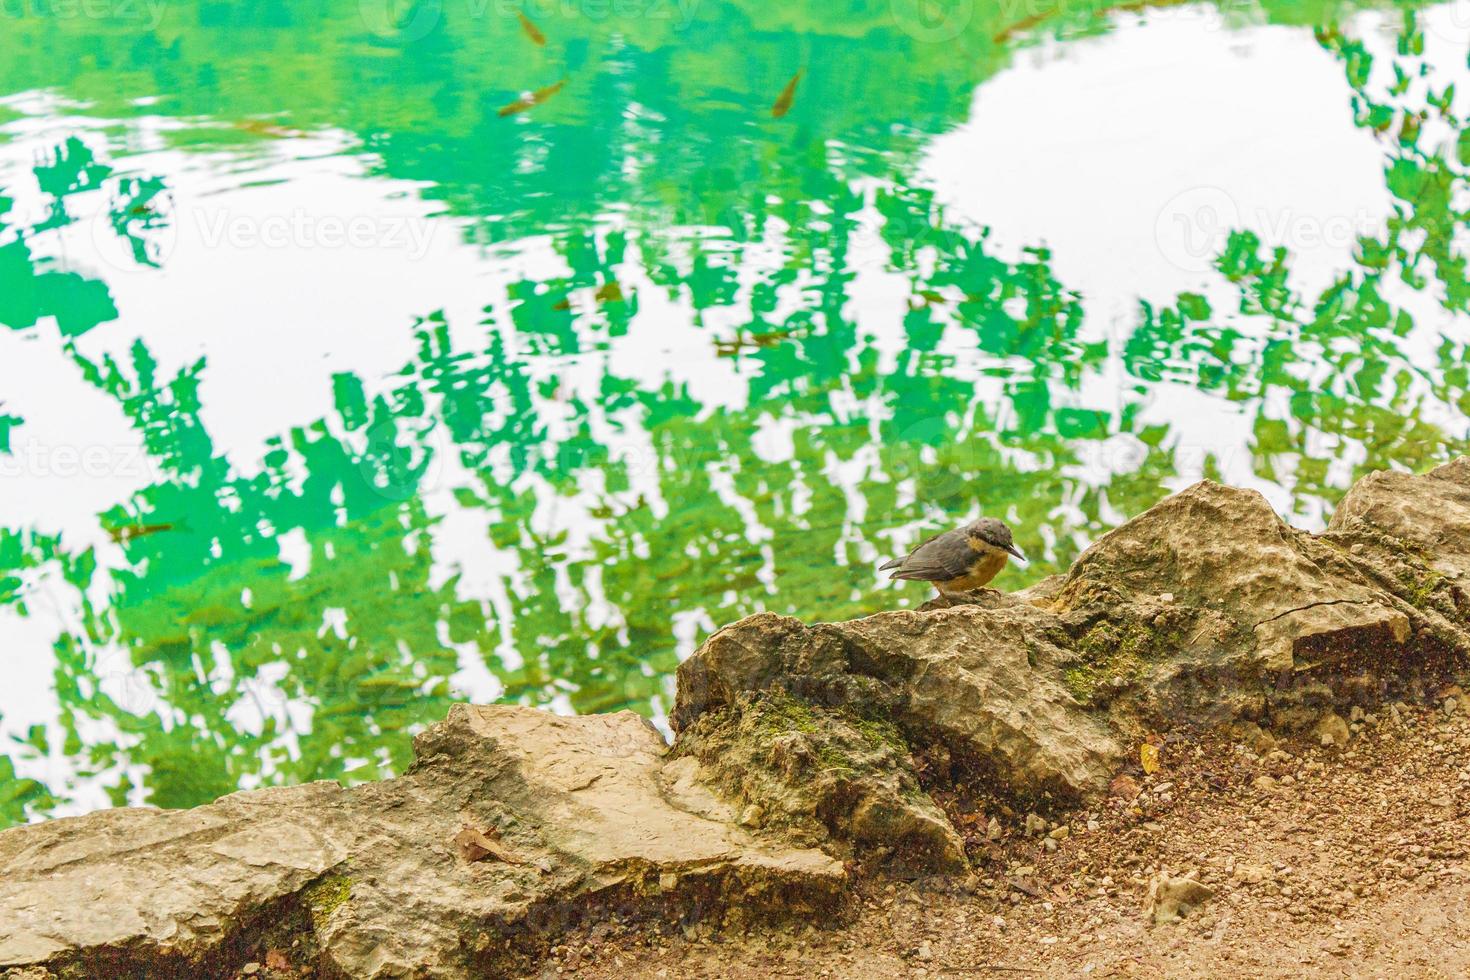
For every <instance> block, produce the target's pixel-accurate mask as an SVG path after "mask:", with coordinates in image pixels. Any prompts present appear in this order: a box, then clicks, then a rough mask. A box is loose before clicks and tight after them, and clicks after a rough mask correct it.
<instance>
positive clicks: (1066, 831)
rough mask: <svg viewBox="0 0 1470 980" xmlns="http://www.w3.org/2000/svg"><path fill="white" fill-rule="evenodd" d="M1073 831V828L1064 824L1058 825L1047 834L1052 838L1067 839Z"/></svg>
mask: <svg viewBox="0 0 1470 980" xmlns="http://www.w3.org/2000/svg"><path fill="white" fill-rule="evenodd" d="M1071 833H1072V828H1071V827H1068V826H1067V825H1066V824H1062V825H1061V826H1060V827H1057V828H1056V829H1055V830H1053V831H1052V832H1051V833H1050V834H1047V836H1048V837H1050V838H1051V839H1052V840H1066V839H1067V838H1068V837H1069V836H1070V835H1071Z"/></svg>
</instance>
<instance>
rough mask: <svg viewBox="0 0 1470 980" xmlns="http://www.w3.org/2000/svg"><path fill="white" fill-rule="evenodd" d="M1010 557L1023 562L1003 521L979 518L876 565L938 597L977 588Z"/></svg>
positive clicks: (947, 597)
mask: <svg viewBox="0 0 1470 980" xmlns="http://www.w3.org/2000/svg"><path fill="white" fill-rule="evenodd" d="M1012 557H1015V558H1019V559H1020V560H1021V561H1025V560H1026V556H1025V555H1023V554H1021V550H1020V549H1019V548H1017V547H1016V545H1015V542H1014V541H1013V540H1012V537H1011V529H1010V528H1009V527H1007V526H1006V525H1005V522H1004V521H999V520H996V519H995V518H994V517H982V518H980V519H979V520H977V521H972V522H971V523H969V524H966V525H965V526H964V527H960V528H956V529H954V530H953V531H946V532H944V533H943V534H939V535H936V536H934V537H932V538H930V539H929V540H927V541H925V542H924V543H923V544H921V545H919V546H918V547H917V548H915V549H914V550H913V551H910V552H909V553H908V554H906V555H904V556H903V557H902V558H893V559H891V560H889V561H886V562H884V563H883V564H882V565H879V566H878V570H879V571H880V572H886V571H888V570H889V569H892V570H893V574H892V575H890V576H889V578H891V579H905V580H911V581H918V582H932V583H934V587H935V588H936V589H938V590H939V597H940V598H942V599H945V600H946V601H947V600H948V599H949V593H951V592H963V591H966V590H969V589H978V588H980V587H981V586H983V585H985V584H986V583H987V582H989V581H990V580H991V579H993V578H995V577H996V576H997V575H999V574H1000V570H1001V569H1002V568H1005V567H1006V563H1007V562H1008V561H1010V559H1011V558H1012Z"/></svg>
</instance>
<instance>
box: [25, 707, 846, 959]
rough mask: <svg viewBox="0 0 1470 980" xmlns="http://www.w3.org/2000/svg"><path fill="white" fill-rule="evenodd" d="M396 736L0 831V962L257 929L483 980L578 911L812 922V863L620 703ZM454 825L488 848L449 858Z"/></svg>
mask: <svg viewBox="0 0 1470 980" xmlns="http://www.w3.org/2000/svg"><path fill="white" fill-rule="evenodd" d="M414 748H415V753H416V756H417V761H416V762H415V764H414V766H413V768H412V769H411V770H410V771H409V772H408V773H407V774H406V775H404V776H401V777H399V778H397V779H391V780H387V781H385V782H381V783H369V784H366V785H363V786H359V787H356V788H354V789H342V788H341V787H338V786H337V785H335V784H331V783H313V784H310V785H306V786H297V787H292V788H288V789H266V790H257V791H253V792H246V793H236V794H233V795H231V796H227V797H224V798H223V799H221V800H219V801H217V802H216V803H213V804H210V805H208V806H203V807H198V808H196V809H193V810H182V811H167V810H148V809H127V810H110V811H102V812H98V813H93V814H89V815H87V816H84V817H77V818H70V819H62V820H54V821H51V822H49V823H44V824H40V825H36V826H31V827H21V828H16V829H12V830H8V831H5V832H3V833H0V969H3V968H4V967H16V968H21V967H44V968H46V969H47V971H49V972H54V973H57V974H61V975H76V976H83V977H94V976H97V977H100V976H105V977H109V978H116V977H149V978H155V977H165V976H177V977H204V976H216V975H233V973H232V972H231V971H232V969H233V968H238V967H239V965H240V964H241V963H243V962H244V961H245V955H246V953H245V951H246V949H247V948H250V947H252V946H255V945H258V944H259V942H260V939H261V937H262V936H265V935H268V934H272V933H274V935H275V937H276V938H275V940H274V941H275V942H276V943H277V944H279V945H283V946H289V945H290V944H291V943H292V942H296V941H301V940H305V941H306V942H307V943H308V944H309V945H310V946H311V947H312V948H315V949H316V950H318V951H319V962H320V966H321V970H322V972H324V973H325V974H326V975H328V976H331V975H337V976H349V977H390V976H391V977H399V976H422V977H471V976H487V975H488V976H495V975H503V974H504V973H505V972H506V971H508V970H509V969H511V968H512V967H513V966H515V965H517V964H521V963H524V962H526V961H528V960H530V959H534V958H535V957H536V956H538V955H539V952H540V951H541V950H542V948H543V947H544V945H545V944H546V942H547V941H548V940H549V939H550V938H554V937H555V936H556V935H558V934H559V933H560V932H562V931H564V930H565V929H566V928H568V927H569V926H571V925H573V924H575V923H576V922H577V921H578V920H579V919H580V918H581V917H582V916H583V915H584V914H585V913H586V912H587V911H588V910H589V909H596V910H599V911H602V912H605V911H607V910H610V909H613V908H616V907H619V906H634V907H639V908H647V909H652V910H659V909H663V908H668V909H671V910H673V911H674V913H675V914H685V915H687V914H689V913H690V911H691V910H698V911H699V912H701V913H703V914H705V915H710V916H715V917H720V916H726V917H730V916H734V917H742V916H750V917H758V916H760V915H761V914H763V913H774V912H780V913H782V914H793V913H799V914H807V915H816V914H818V913H821V912H823V911H826V910H830V909H832V908H833V907H834V906H835V905H836V903H837V901H838V899H839V897H840V894H841V886H842V883H843V880H844V877H845V875H844V872H843V870H842V866H841V865H840V864H839V863H838V862H836V861H834V860H833V859H832V858H830V857H828V856H827V855H825V854H823V853H821V852H820V851H816V850H810V849H802V848H792V847H785V846H782V845H780V844H779V843H777V842H772V841H759V840H756V839H754V838H752V837H751V835H750V834H749V833H748V832H746V831H745V830H744V829H742V828H740V827H738V826H736V825H735V824H734V823H733V822H732V821H728V820H724V819H720V817H721V815H722V812H721V810H720V807H719V805H718V803H717V802H716V801H715V800H714V798H713V796H712V795H711V794H710V792H709V790H708V789H704V788H702V786H701V785H700V784H699V783H698V782H697V781H688V782H686V783H685V784H684V785H683V786H682V787H680V790H679V792H669V791H667V790H666V789H665V788H664V787H663V786H661V784H660V776H661V775H662V762H663V755H664V744H663V740H662V738H661V737H660V736H659V735H658V733H657V732H656V731H654V730H653V729H652V728H651V727H649V725H648V724H647V723H646V722H645V721H643V719H641V718H639V717H638V716H637V715H635V714H633V713H632V712H620V713H618V714H612V715H591V716H586V717H580V718H563V717H558V716H556V715H552V714H550V713H547V712H543V711H537V710H534V709H530V708H521V707H469V706H456V707H455V708H454V709H452V710H451V712H450V715H449V717H448V719H447V720H446V721H445V722H443V723H442V724H440V725H437V726H435V727H434V728H431V729H430V730H429V731H427V732H425V733H424V734H423V735H420V736H419V737H418V739H416V740H415V743H414ZM701 806H703V807H704V808H706V809H707V810H709V811H710V812H709V813H708V814H705V813H700V812H698V810H699V808H700V807H701ZM466 827H470V828H474V829H477V830H479V831H480V832H481V833H482V834H484V835H486V837H488V838H489V839H490V840H491V842H492V843H493V845H494V846H495V848H496V852H498V854H499V855H500V856H499V857H493V856H485V857H482V859H480V860H474V861H468V860H466V859H465V856H464V854H463V853H462V852H461V850H460V849H459V848H458V847H457V846H456V842H455V838H456V837H457V835H459V834H460V833H461V832H462V831H463V830H464V829H465V828H466ZM471 853H473V852H471ZM41 975H45V974H41Z"/></svg>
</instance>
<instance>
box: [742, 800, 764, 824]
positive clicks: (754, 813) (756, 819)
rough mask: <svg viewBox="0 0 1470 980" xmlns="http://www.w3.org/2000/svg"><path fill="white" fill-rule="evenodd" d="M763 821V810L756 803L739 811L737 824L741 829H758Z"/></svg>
mask: <svg viewBox="0 0 1470 980" xmlns="http://www.w3.org/2000/svg"><path fill="white" fill-rule="evenodd" d="M765 821H766V811H765V809H764V808H763V807H761V806H760V804H758V803H752V804H750V806H748V807H746V808H745V809H744V810H742V811H740V820H739V821H738V823H739V824H740V826H742V827H752V828H759V827H760V826H762V825H763V824H764V823H765Z"/></svg>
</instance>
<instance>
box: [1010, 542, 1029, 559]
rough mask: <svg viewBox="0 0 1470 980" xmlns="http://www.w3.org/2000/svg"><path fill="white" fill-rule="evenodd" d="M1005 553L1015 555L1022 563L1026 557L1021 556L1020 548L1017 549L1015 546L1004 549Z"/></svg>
mask: <svg viewBox="0 0 1470 980" xmlns="http://www.w3.org/2000/svg"><path fill="white" fill-rule="evenodd" d="M1006 551H1008V552H1010V553H1011V554H1013V555H1015V556H1016V557H1017V558H1019V559H1021V561H1023V562H1024V561H1025V560H1026V556H1025V555H1023V554H1021V549H1020V548H1017V547H1016V546H1015V545H1011V546H1010V547H1008V548H1006Z"/></svg>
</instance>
